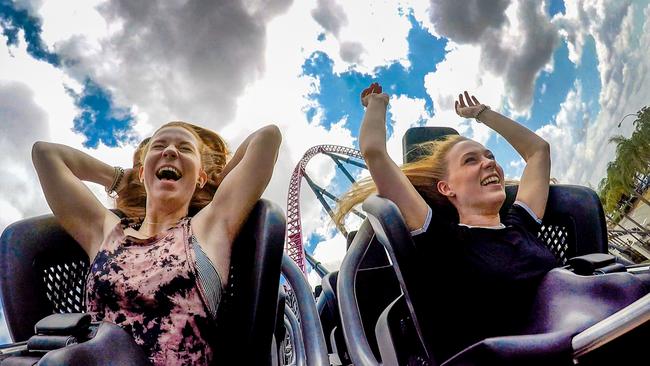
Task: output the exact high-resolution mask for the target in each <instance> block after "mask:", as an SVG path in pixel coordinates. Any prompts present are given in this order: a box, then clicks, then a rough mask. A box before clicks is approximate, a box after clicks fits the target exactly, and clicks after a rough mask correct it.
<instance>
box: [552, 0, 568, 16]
mask: <svg viewBox="0 0 650 366" xmlns="http://www.w3.org/2000/svg"><path fill="white" fill-rule="evenodd" d="M558 13H562V14H566V8H565V7H564V0H551V1H550V3H549V5H548V14H549V15H550V16H551V18H553V15H555V14H558Z"/></svg>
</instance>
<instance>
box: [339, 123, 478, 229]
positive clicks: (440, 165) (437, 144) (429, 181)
mask: <svg viewBox="0 0 650 366" xmlns="http://www.w3.org/2000/svg"><path fill="white" fill-rule="evenodd" d="M467 140H469V139H468V138H466V137H463V136H460V135H449V136H446V137H444V138H443V139H440V140H436V141H431V142H425V143H422V144H419V145H417V146H416V147H415V148H414V151H415V152H417V153H418V155H419V156H423V157H422V158H420V159H419V160H417V161H414V162H411V163H407V164H404V165H402V166H401V167H400V169H401V170H402V172H403V173H404V175H406V177H407V178H408V180H409V181H410V182H411V184H413V186H414V187H415V189H416V190H417V191H418V192H419V193H420V195H422V197H423V198H424V200H425V201H427V203H428V204H429V205H431V206H432V208H433V209H434V210H436V213H439V214H440V215H441V216H443V217H448V218H450V221H452V222H458V211H457V210H456V208H455V207H454V206H453V205H452V204H451V202H449V199H447V197H446V196H443V195H442V194H440V192H438V188H437V185H438V182H439V181H440V180H442V179H445V177H446V176H447V154H448V153H449V150H451V148H452V147H454V145H456V144H457V143H459V142H461V141H467ZM375 192H377V186H376V185H375V182H373V180H372V178H371V177H367V178H364V179H362V180H361V181H359V182H357V183H355V184H354V185H353V186H352V188H351V189H350V190H349V191H348V192H347V193H345V194H344V195H343V196H341V198H340V200H339V202H338V204H337V209H336V212H335V213H334V223H335V224H336V225H337V227H340V226H341V225H342V224H343V220H344V219H345V216H346V215H347V213H348V212H350V211H351V210H352V208H353V207H354V206H356V205H357V204H359V203H361V202H363V201H364V200H365V199H366V198H368V196H370V195H371V194H373V193H375Z"/></svg>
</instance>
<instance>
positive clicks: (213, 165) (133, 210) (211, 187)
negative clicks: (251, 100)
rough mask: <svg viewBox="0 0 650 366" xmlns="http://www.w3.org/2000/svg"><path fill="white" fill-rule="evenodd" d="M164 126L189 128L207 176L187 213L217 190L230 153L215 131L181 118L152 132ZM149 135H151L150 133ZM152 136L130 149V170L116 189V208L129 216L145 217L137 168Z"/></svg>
mask: <svg viewBox="0 0 650 366" xmlns="http://www.w3.org/2000/svg"><path fill="white" fill-rule="evenodd" d="M166 127H181V128H184V129H186V130H187V131H189V132H190V133H191V134H192V135H194V137H195V138H196V141H198V143H199V153H200V156H201V165H202V167H203V170H205V172H206V174H207V176H208V180H207V182H206V184H205V185H203V187H202V188H198V187H197V188H196V190H195V191H194V195H192V199H191V200H190V206H189V214H190V215H194V214H196V212H198V211H199V210H200V209H202V208H203V207H205V206H206V205H207V204H208V203H210V201H212V197H214V193H215V192H216V191H217V187H218V185H217V177H218V175H219V173H221V171H222V170H223V168H224V167H225V166H226V160H227V158H228V155H229V151H228V146H227V145H226V142H225V141H224V140H223V139H222V138H221V137H220V136H219V135H218V134H217V133H215V132H213V131H210V130H208V129H205V128H202V127H199V126H196V125H193V124H191V123H187V122H183V121H173V122H169V123H166V124H164V125H162V126H161V127H160V128H159V129H158V130H156V132H154V134H153V135H155V134H156V133H157V132H158V131H160V130H162V129H163V128H166ZM153 135H152V137H153ZM150 141H151V137H147V138H146V139H144V140H143V141H142V142H141V143H140V145H139V146H138V148H137V149H136V150H135V153H133V170H132V171H131V172H130V174H129V175H128V176H125V177H124V179H126V180H127V184H126V186H125V188H124V189H123V190H122V192H118V194H119V195H118V197H117V199H116V208H117V209H118V210H120V211H122V213H124V214H125V215H126V216H128V217H144V215H145V210H146V204H147V193H146V191H145V188H144V184H143V183H142V182H140V180H139V179H138V171H139V169H140V167H141V166H142V165H143V163H144V157H145V156H146V155H147V152H148V151H149V147H150Z"/></svg>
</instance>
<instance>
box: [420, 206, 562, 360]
mask: <svg viewBox="0 0 650 366" xmlns="http://www.w3.org/2000/svg"><path fill="white" fill-rule="evenodd" d="M430 216H431V220H430V224H429V225H428V227H425V228H423V229H422V230H420V233H414V234H415V235H414V236H413V240H414V242H415V245H416V248H417V250H418V252H419V253H421V254H422V255H419V256H418V257H419V258H420V260H421V261H422V263H421V264H420V266H419V268H421V270H422V275H421V276H420V278H423V280H424V281H425V282H424V283H423V285H424V287H423V288H425V289H427V291H428V292H429V294H428V295H429V296H426V298H427V299H428V300H427V304H425V305H426V308H427V309H430V310H431V311H428V312H427V313H428V314H429V316H430V318H429V322H430V323H431V324H422V326H423V327H425V329H426V331H427V332H431V334H432V335H433V336H434V338H433V342H434V344H433V352H434V356H435V357H436V358H437V360H438V361H443V360H446V359H448V358H450V357H451V356H453V355H454V354H456V353H458V352H459V351H461V350H462V349H464V348H465V347H468V346H470V345H472V344H473V343H476V342H478V341H480V340H482V339H484V338H488V337H495V336H500V335H514V334H518V333H520V332H521V331H522V330H523V329H522V324H523V323H524V321H525V320H526V318H527V317H528V316H529V314H528V310H529V309H530V306H531V303H532V301H533V297H534V294H535V290H536V288H537V286H538V284H539V281H540V280H541V278H542V277H543V276H544V275H545V274H546V273H547V272H548V271H549V270H551V269H552V268H554V267H555V266H557V260H556V258H555V256H554V255H553V253H551V251H550V250H549V249H548V248H547V247H546V246H545V245H544V243H543V242H542V241H541V240H540V239H538V238H537V232H538V231H539V229H540V227H541V224H540V221H538V219H537V218H536V217H534V214H533V213H532V211H530V209H528V207H527V206H525V205H524V204H522V203H519V202H516V203H515V204H514V205H513V206H512V207H511V208H510V210H509V211H508V213H507V215H505V217H502V220H501V221H502V223H503V225H502V226H501V227H498V228H483V227H468V226H464V225H459V224H454V223H450V222H449V221H447V220H445V219H443V218H440V217H437V216H436V214H435V212H433V213H431V214H430Z"/></svg>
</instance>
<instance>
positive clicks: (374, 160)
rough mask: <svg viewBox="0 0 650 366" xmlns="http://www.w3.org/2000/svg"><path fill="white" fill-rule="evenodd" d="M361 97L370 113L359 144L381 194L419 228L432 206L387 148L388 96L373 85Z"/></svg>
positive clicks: (410, 227)
mask: <svg viewBox="0 0 650 366" xmlns="http://www.w3.org/2000/svg"><path fill="white" fill-rule="evenodd" d="M361 97H362V104H363V105H364V106H366V113H365V115H364V117H363V122H362V123H361V131H360V132H359V147H360V149H361V154H362V155H363V158H364V160H365V161H366V165H367V166H368V170H369V171H370V175H371V176H372V179H373V181H374V182H375V184H376V186H377V193H378V194H379V195H380V196H382V197H385V198H388V199H389V200H391V201H393V202H394V203H395V204H396V205H397V207H398V208H399V210H400V212H401V213H402V216H403V217H404V220H405V221H406V225H407V226H408V228H409V230H415V229H418V228H420V227H422V225H423V224H424V220H425V219H426V215H427V211H428V208H427V204H426V202H425V201H424V199H423V198H422V196H420V194H419V193H418V191H417V190H416V189H415V187H413V185H412V184H411V182H410V181H409V180H408V178H407V177H406V175H404V173H403V172H402V170H401V169H400V168H399V166H397V164H395V162H394V161H393V160H392V159H391V158H390V156H389V155H388V151H387V150H386V108H387V105H388V95H386V94H382V93H381V86H379V85H378V84H373V85H371V86H370V87H369V88H368V89H366V90H364V91H363V93H362V94H361Z"/></svg>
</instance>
